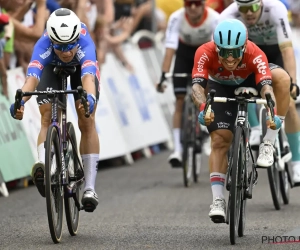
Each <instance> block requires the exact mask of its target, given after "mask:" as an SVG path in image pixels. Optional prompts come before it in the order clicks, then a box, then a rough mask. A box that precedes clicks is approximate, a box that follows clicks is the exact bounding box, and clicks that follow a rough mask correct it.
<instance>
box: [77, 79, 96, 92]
mask: <svg viewBox="0 0 300 250" xmlns="http://www.w3.org/2000/svg"><path fill="white" fill-rule="evenodd" d="M81 81H82V87H83V89H84V90H85V91H86V92H87V93H88V94H93V95H94V96H96V89H95V86H96V85H95V76H94V75H92V74H86V75H84V76H83V77H82V79H81Z"/></svg>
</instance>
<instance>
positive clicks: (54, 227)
mask: <svg viewBox="0 0 300 250" xmlns="http://www.w3.org/2000/svg"><path fill="white" fill-rule="evenodd" d="M75 71H76V67H55V68H54V73H56V74H58V75H60V76H61V79H62V80H61V90H49V91H48V90H47V91H34V92H22V90H21V89H18V90H17V91H16V95H15V106H14V107H15V110H14V112H15V114H16V111H17V109H20V107H21V100H22V98H23V97H24V96H32V95H47V97H48V98H49V99H50V100H51V106H52V109H51V110H52V112H51V113H52V114H51V124H50V126H49V128H48V131H47V137H46V141H45V174H44V178H37V179H36V182H43V183H44V186H45V195H46V205H47V215H48V224H49V229H50V234H51V238H52V240H53V242H54V243H59V242H60V241H61V237H62V223H63V208H64V205H65V216H66V221H67V226H68V230H69V233H70V235H72V236H75V235H76V234H77V232H78V225H79V211H80V210H85V211H87V212H91V209H92V208H91V207H83V206H82V205H81V204H80V202H79V200H80V199H79V196H80V189H81V185H82V184H83V183H84V172H83V166H82V163H81V160H80V158H79V154H78V150H77V140H76V135H75V130H74V126H73V124H72V123H71V122H67V95H68V94H78V95H79V97H80V99H81V101H82V104H83V106H84V109H85V116H86V117H89V116H90V114H89V109H88V105H87V100H86V98H87V94H86V92H85V91H84V90H83V88H82V87H81V86H78V87H77V89H76V90H67V77H68V76H69V75H71V74H73V73H74V72H75ZM59 110H60V113H59ZM63 203H64V205H63Z"/></svg>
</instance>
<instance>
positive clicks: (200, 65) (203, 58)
mask: <svg viewBox="0 0 300 250" xmlns="http://www.w3.org/2000/svg"><path fill="white" fill-rule="evenodd" d="M206 61H209V58H208V56H207V55H206V53H205V52H204V53H203V54H202V55H201V56H200V58H199V61H198V67H197V69H198V72H202V71H203V65H204V63H205V62H206Z"/></svg>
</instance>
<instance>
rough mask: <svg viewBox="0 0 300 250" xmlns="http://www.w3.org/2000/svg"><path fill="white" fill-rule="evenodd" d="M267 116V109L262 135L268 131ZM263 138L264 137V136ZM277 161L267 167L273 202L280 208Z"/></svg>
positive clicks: (263, 120) (264, 110) (264, 111)
mask: <svg viewBox="0 0 300 250" xmlns="http://www.w3.org/2000/svg"><path fill="white" fill-rule="evenodd" d="M266 116H267V110H266V109H263V110H262V117H261V125H262V136H264V135H265V134H266V132H267V125H266ZM262 138H263V137H262ZM276 164H277V163H276V162H275V160H274V163H273V165H272V166H270V167H268V168H267V172H268V179H269V186H270V190H271V196H272V200H273V204H274V207H275V209H276V210H280V184H279V182H280V181H279V171H278V169H277V167H276Z"/></svg>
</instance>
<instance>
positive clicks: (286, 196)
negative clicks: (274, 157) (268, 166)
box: [279, 163, 291, 205]
mask: <svg viewBox="0 0 300 250" xmlns="http://www.w3.org/2000/svg"><path fill="white" fill-rule="evenodd" d="M287 168H288V164H287V163H285V166H284V171H280V172H279V185H280V192H281V197H282V201H283V204H285V205H287V204H289V203H290V189H291V186H290V182H289V179H288V173H287Z"/></svg>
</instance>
